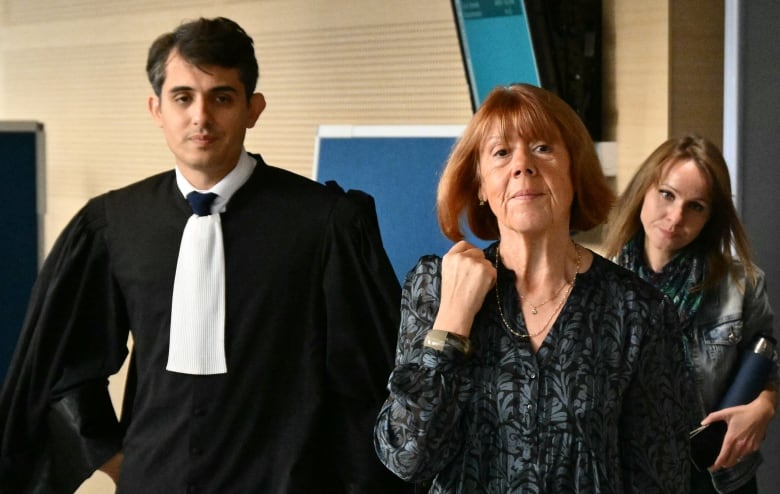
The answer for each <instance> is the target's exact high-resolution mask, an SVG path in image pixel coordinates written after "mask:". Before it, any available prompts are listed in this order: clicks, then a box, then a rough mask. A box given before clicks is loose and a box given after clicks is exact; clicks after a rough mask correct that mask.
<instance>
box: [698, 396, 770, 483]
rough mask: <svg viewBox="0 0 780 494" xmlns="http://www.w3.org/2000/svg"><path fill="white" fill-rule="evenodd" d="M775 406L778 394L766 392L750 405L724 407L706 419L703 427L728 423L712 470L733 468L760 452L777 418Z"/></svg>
mask: <svg viewBox="0 0 780 494" xmlns="http://www.w3.org/2000/svg"><path fill="white" fill-rule="evenodd" d="M776 403H777V391H774V390H764V391H762V392H761V394H760V395H758V398H756V399H755V400H753V401H752V402H750V403H748V404H747V405H740V406H736V407H731V408H724V409H723V410H718V411H717V412H712V413H711V414H709V415H707V416H706V417H705V418H704V420H703V421H702V425H705V424H709V423H712V422H717V421H719V420H723V421H725V422H726V424H728V428H727V430H726V436H725V437H724V438H723V445H722V446H721V448H720V454H719V455H718V458H717V459H716V460H715V463H713V464H712V466H711V467H710V470H712V471H715V470H718V469H719V468H729V467H733V466H734V465H736V464H737V463H738V462H739V461H740V460H741V459H742V457H744V456H745V455H747V454H750V453H752V452H754V451H758V449H759V448H760V447H761V443H762V442H763V440H764V438H765V437H766V431H767V428H768V427H769V422H771V420H772V418H773V417H774V415H775V405H776Z"/></svg>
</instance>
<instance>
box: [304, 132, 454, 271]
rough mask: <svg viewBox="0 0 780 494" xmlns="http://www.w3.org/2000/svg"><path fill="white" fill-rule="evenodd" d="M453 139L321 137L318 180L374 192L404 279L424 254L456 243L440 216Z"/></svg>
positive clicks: (392, 256)
mask: <svg viewBox="0 0 780 494" xmlns="http://www.w3.org/2000/svg"><path fill="white" fill-rule="evenodd" d="M454 142H455V138H454V137H350V138H332V137H327V138H320V143H319V156H318V157H317V159H318V165H317V180H318V181H320V182H323V183H324V182H326V181H328V180H336V181H337V182H338V183H339V184H340V185H341V186H342V187H343V188H344V189H345V190H346V189H359V190H363V191H365V192H368V193H369V194H371V195H372V196H374V200H375V201H376V209H377V216H378V217H379V227H380V229H381V231H382V240H383V242H384V245H385V249H386V250H387V254H388V256H389V257H390V261H391V262H392V264H393V268H394V269H395V272H396V274H397V275H398V278H399V279H400V280H403V277H404V276H405V275H406V273H407V272H408V271H409V269H411V268H412V267H413V266H414V264H415V263H416V262H417V259H418V258H419V257H420V256H421V255H423V254H432V253H435V254H440V255H441V254H444V253H445V252H447V250H449V248H450V247H451V246H452V242H451V241H450V240H449V239H447V238H446V237H444V235H443V234H442V233H441V230H440V229H439V223H438V221H437V219H436V187H437V184H438V180H439V174H440V172H441V169H442V167H443V165H444V163H445V162H446V161H447V157H448V156H449V153H450V150H451V148H452V146H453V144H454Z"/></svg>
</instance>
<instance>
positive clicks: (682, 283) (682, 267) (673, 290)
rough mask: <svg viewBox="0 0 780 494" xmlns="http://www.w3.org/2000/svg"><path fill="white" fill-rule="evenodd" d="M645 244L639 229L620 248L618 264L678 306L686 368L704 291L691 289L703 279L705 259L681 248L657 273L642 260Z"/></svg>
mask: <svg viewBox="0 0 780 494" xmlns="http://www.w3.org/2000/svg"><path fill="white" fill-rule="evenodd" d="M644 244H645V235H644V232H641V231H640V232H639V233H638V234H636V235H634V238H632V239H631V240H629V241H628V243H626V245H624V246H623V248H622V249H621V250H620V254H618V256H617V263H618V264H620V265H621V266H623V267H624V268H627V269H629V270H631V271H633V272H634V273H636V274H638V275H639V277H640V278H642V279H643V280H645V281H648V282H650V283H651V284H653V285H654V286H655V287H656V288H658V289H660V290H661V292H663V293H664V295H666V296H667V297H669V299H670V300H671V301H672V302H673V303H674V305H675V307H677V313H678V316H679V318H680V329H681V330H682V334H683V344H684V346H685V359H686V360H687V362H688V367H689V368H692V367H693V360H692V358H691V354H690V346H689V340H690V338H691V336H692V334H691V332H692V329H693V318H694V316H695V315H696V311H698V310H699V307H700V306H701V301H702V298H703V295H704V293H703V290H701V289H699V290H694V288H695V287H697V286H701V284H702V281H703V280H704V275H705V262H704V258H703V257H702V256H699V255H696V254H695V253H694V252H693V251H691V250H690V249H683V250H682V251H681V252H679V253H678V254H677V255H676V256H675V257H674V258H672V260H671V261H669V262H668V263H667V264H666V266H664V267H663V268H662V269H661V272H660V273H656V272H654V271H653V270H652V269H650V266H648V265H647V262H645V255H644V250H645V249H644Z"/></svg>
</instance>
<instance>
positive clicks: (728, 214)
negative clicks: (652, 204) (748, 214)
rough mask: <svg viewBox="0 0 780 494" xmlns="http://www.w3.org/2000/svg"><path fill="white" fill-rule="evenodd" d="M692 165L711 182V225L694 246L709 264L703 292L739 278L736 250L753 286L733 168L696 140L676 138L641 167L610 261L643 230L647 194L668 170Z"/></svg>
mask: <svg viewBox="0 0 780 494" xmlns="http://www.w3.org/2000/svg"><path fill="white" fill-rule="evenodd" d="M681 161H692V162H693V163H695V164H696V166H697V168H698V169H699V170H701V172H702V173H703V174H704V176H705V177H706V178H707V182H708V183H709V186H710V203H711V205H710V207H711V213H710V218H709V219H708V220H707V223H706V224H705V225H704V228H702V231H701V232H700V233H699V235H698V237H696V239H694V240H693V242H691V244H690V246H691V247H692V248H694V249H696V250H697V251H698V252H700V253H701V254H702V255H703V256H704V258H705V260H706V263H707V268H708V270H707V275H706V278H705V279H704V282H703V284H702V286H701V287H699V288H704V287H708V286H711V285H713V284H716V283H718V282H719V281H721V280H722V279H723V278H724V277H725V276H726V275H727V274H731V275H732V276H734V278H735V279H737V278H736V273H734V272H733V271H732V270H733V269H734V262H733V261H734V259H733V256H732V254H731V247H732V245H733V246H734V249H735V250H736V252H737V256H738V257H739V259H741V260H742V263H743V265H744V269H745V275H746V277H747V279H748V280H749V281H750V283H751V284H755V281H756V276H757V273H756V268H755V266H754V265H753V256H752V254H751V249H750V244H749V242H748V239H747V235H746V233H745V229H744V227H743V226H742V222H741V221H740V219H739V216H738V214H737V210H736V208H735V207H734V201H733V200H732V192H731V179H730V177H729V170H728V166H726V160H725V159H724V158H723V154H721V152H720V150H719V149H718V147H717V146H715V144H713V143H712V142H710V141H709V140H707V139H705V138H703V137H700V136H696V135H685V136H682V137H679V138H672V139H669V140H667V141H666V142H664V143H663V144H661V145H660V146H658V147H657V148H656V149H655V151H653V152H652V153H651V154H650V156H648V157H647V159H646V160H645V161H644V163H642V166H640V167H639V170H637V172H636V174H635V175H634V176H633V177H632V179H631V181H630V182H629V184H628V186H627V187H626V189H625V190H624V191H623V193H622V194H621V195H620V197H619V198H618V200H617V203H616V204H615V209H614V210H613V211H612V213H611V215H610V218H609V221H608V224H607V225H608V228H607V232H606V236H605V240H604V249H605V255H606V256H607V257H614V256H616V255H617V254H618V253H619V252H620V249H621V248H622V247H623V246H624V245H625V244H626V243H627V242H628V241H629V240H631V239H632V238H633V237H634V236H635V235H636V234H637V232H639V230H640V229H641V228H642V222H641V220H640V214H641V212H642V204H643V203H644V198H645V194H646V193H647V191H648V189H650V188H651V187H655V186H657V185H658V184H659V183H660V181H661V179H662V178H663V176H664V175H665V174H666V172H667V170H668V169H669V166H670V165H672V164H673V163H678V162H681Z"/></svg>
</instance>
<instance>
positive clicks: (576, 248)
mask: <svg viewBox="0 0 780 494" xmlns="http://www.w3.org/2000/svg"><path fill="white" fill-rule="evenodd" d="M572 244H573V245H574V251H575V252H576V253H577V265H576V266H575V268H574V276H572V278H571V281H570V282H568V283H565V284H564V285H563V286H565V287H568V288H566V291H565V292H564V294H563V297H561V301H560V302H558V305H557V306H556V307H555V310H553V311H552V314H550V317H549V318H548V319H547V322H545V323H544V326H542V329H540V330H539V331H537V332H536V333H525V334H524V333H521V332H519V331H517V330H515V329H513V328H512V326H510V324H509V321H507V320H506V317H505V316H504V310H503V309H502V308H501V294H500V293H499V291H498V278H496V305H497V306H498V314H499V316H501V321H502V322H503V323H504V327H506V329H507V330H509V332H510V333H512V334H513V335H515V336H517V337H518V338H521V339H531V338H534V337H536V336H539V335H540V334H542V333H544V332H545V331H547V329H548V327H549V326H550V324H551V323H552V320H553V318H554V317H555V315H556V314H558V311H560V310H561V308H563V304H564V303H566V299H567V298H568V296H569V293H571V291H572V289H573V288H574V283H575V282H576V281H577V275H578V274H579V273H580V263H581V261H582V255H581V254H580V249H579V246H578V245H577V244H576V243H574V242H573V241H572ZM499 257H500V256H499V246H498V245H496V261H495V267H496V273H498V258H499ZM558 293H560V290H558ZM550 300H552V299H550ZM550 300H547V301H546V302H544V304H546V303H547V302H549V301H550ZM544 304H539V305H537V307H540V306H542V305H544ZM532 307H533V306H532ZM532 313H534V314H535V312H533V309H532Z"/></svg>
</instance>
